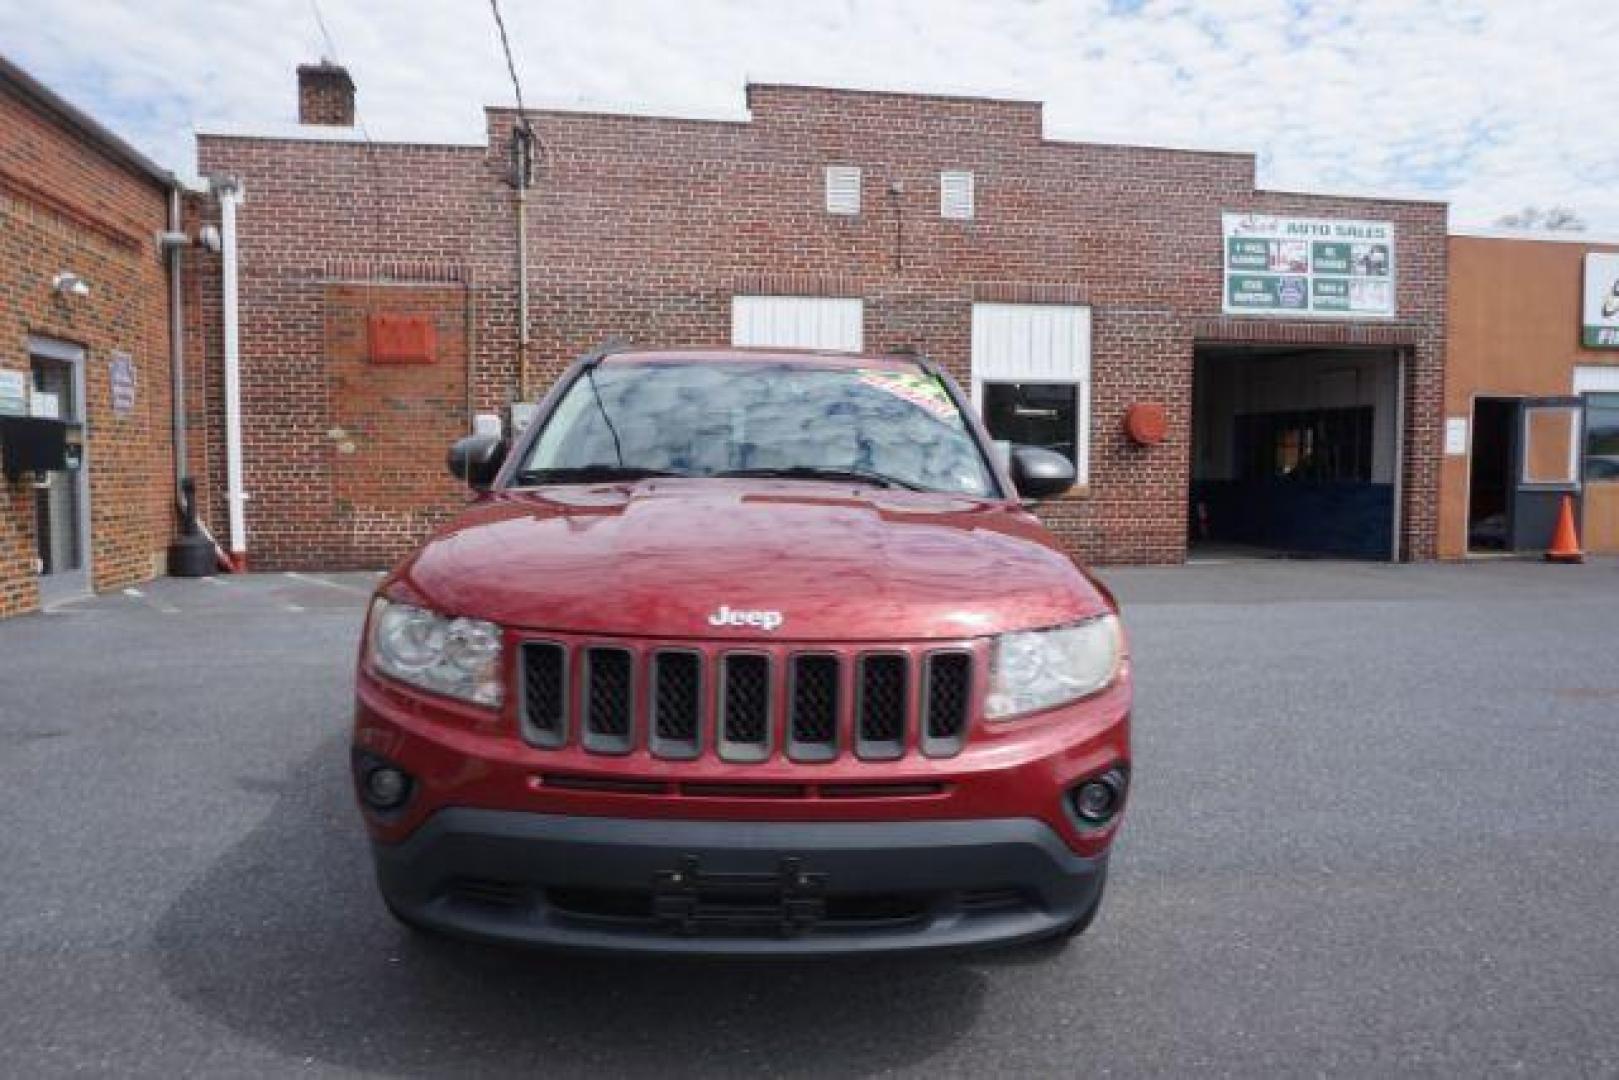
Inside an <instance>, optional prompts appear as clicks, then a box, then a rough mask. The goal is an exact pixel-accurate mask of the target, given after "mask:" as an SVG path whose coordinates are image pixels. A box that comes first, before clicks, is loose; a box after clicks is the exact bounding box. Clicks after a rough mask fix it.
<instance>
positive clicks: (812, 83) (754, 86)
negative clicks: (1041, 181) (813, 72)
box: [743, 78, 1046, 109]
mask: <svg viewBox="0 0 1619 1080" xmlns="http://www.w3.org/2000/svg"><path fill="white" fill-rule="evenodd" d="M753 90H814V91H816V92H818V93H826V94H840V95H847V96H850V97H899V98H926V99H928V100H929V101H961V102H973V103H976V104H986V105H1018V106H1022V107H1024V108H1036V109H1044V108H1045V104H1046V103H1045V102H1044V101H1042V100H1040V99H1039V98H1026V97H1020V96H1017V95H1014V94H1000V93H993V92H984V91H979V90H972V89H969V88H965V87H959V86H920V85H916V86H913V85H906V86H900V85H899V84H897V83H896V84H890V85H887V86H883V85H875V86H838V85H835V84H833V83H826V82H820V81H819V80H816V79H753V78H750V79H748V80H747V81H746V83H744V85H743V93H744V95H746V94H747V93H748V92H751V91H753Z"/></svg>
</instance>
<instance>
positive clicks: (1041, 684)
mask: <svg viewBox="0 0 1619 1080" xmlns="http://www.w3.org/2000/svg"><path fill="white" fill-rule="evenodd" d="M1123 662H1124V633H1123V631H1122V630H1121V629H1120V627H1119V620H1118V617H1117V616H1114V615H1102V616H1100V617H1098V618H1095V619H1087V620H1085V621H1084V622H1080V623H1074V624H1073V625H1072V626H1059V627H1057V628H1056V629H1055V630H1026V631H1020V632H1018V633H1013V634H1002V635H1001V636H1000V637H998V638H996V639H995V660H994V665H993V669H992V671H991V673H990V679H989V697H988V699H987V700H986V701H985V703H984V711H985V715H987V716H988V717H989V719H991V720H1004V719H1006V718H1007V717H1009V716H1018V715H1020V714H1022V713H1027V712H1034V711H1035V710H1037V709H1049V708H1051V707H1052V706H1053V705H1061V704H1063V703H1064V702H1069V701H1074V700H1077V699H1078V698H1082V697H1085V696H1086V695H1088V694H1094V693H1096V692H1097V691H1098V690H1101V689H1103V688H1104V687H1106V686H1107V685H1108V684H1110V683H1111V682H1113V680H1114V679H1115V678H1117V677H1118V674H1119V668H1120V666H1121V665H1122V663H1123Z"/></svg>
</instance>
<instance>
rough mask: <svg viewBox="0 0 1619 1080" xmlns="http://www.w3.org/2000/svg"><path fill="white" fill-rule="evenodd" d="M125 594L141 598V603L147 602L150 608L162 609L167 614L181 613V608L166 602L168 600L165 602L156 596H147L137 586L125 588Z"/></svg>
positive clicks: (132, 597)
mask: <svg viewBox="0 0 1619 1080" xmlns="http://www.w3.org/2000/svg"><path fill="white" fill-rule="evenodd" d="M124 595H125V596H127V597H129V598H131V599H133V600H139V601H140V602H141V603H143V604H145V605H146V606H147V607H149V608H156V609H157V610H158V611H161V612H162V613H163V614H165V615H178V614H180V609H179V608H177V607H175V606H174V605H173V604H170V603H166V602H164V601H162V600H159V599H157V598H156V597H152V596H147V595H146V594H145V593H143V592H141V591H140V590H139V589H136V588H133V587H131V588H127V589H125V590H124Z"/></svg>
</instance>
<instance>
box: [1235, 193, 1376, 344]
mask: <svg viewBox="0 0 1619 1080" xmlns="http://www.w3.org/2000/svg"><path fill="white" fill-rule="evenodd" d="M1221 224H1222V226H1223V237H1224V241H1225V297H1224V304H1223V307H1224V310H1225V311H1226V312H1227V313H1228V314H1273V315H1294V316H1298V315H1319V316H1323V317H1330V318H1375V317H1387V316H1391V315H1393V314H1394V225H1393V224H1392V223H1391V222H1387V221H1348V220H1338V219H1335V218H1284V217H1272V216H1269V215H1264V214H1238V213H1227V214H1224V215H1222V218H1221Z"/></svg>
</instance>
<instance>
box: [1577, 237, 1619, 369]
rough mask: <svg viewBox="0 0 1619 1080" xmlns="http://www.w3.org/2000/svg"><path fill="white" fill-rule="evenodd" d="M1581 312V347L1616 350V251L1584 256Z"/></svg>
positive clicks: (1618, 263)
mask: <svg viewBox="0 0 1619 1080" xmlns="http://www.w3.org/2000/svg"><path fill="white" fill-rule="evenodd" d="M1583 310H1584V313H1585V314H1584V317H1583V318H1581V319H1580V323H1581V329H1580V344H1582V345H1584V346H1585V347H1586V348H1587V349H1619V251H1609V252H1600V251H1591V252H1587V253H1586V256H1585V304H1584V306H1583Z"/></svg>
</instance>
